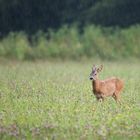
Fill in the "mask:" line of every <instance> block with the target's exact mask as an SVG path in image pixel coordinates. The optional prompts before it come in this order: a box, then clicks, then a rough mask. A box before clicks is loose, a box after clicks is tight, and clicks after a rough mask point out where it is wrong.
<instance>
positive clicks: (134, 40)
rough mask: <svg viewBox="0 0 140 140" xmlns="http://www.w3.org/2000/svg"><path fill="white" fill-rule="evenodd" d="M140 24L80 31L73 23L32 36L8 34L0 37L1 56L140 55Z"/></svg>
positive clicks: (82, 56) (20, 57)
mask: <svg viewBox="0 0 140 140" xmlns="http://www.w3.org/2000/svg"><path fill="white" fill-rule="evenodd" d="M139 36H140V26H138V25H137V26H132V27H130V28H127V29H119V28H116V29H114V28H101V27H98V26H93V25H92V26H86V27H85V28H84V30H83V31H82V33H81V32H79V30H78V28H77V27H76V26H72V27H68V26H63V27H62V28H60V29H59V30H58V31H54V30H49V31H48V32H47V33H44V32H42V31H39V32H38V33H37V34H35V35H34V36H32V37H30V38H29V37H28V36H27V35H26V34H25V33H23V32H20V33H10V34H9V35H8V36H6V37H5V38H3V39H1V40H0V57H2V58H10V59H18V60H32V59H50V58H58V59H59V58H60V59H81V58H100V59H107V60H119V59H120V60H122V59H128V58H129V59H130V58H137V59H139V58H140V53H139V52H140V48H139V46H140V41H139Z"/></svg>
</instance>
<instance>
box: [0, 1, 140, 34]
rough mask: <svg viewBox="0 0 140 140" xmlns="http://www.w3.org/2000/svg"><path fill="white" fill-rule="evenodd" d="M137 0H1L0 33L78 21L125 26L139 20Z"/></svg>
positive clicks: (45, 29)
mask: <svg viewBox="0 0 140 140" xmlns="http://www.w3.org/2000/svg"><path fill="white" fill-rule="evenodd" d="M139 6H140V0H135V1H132V0H0V33H1V36H3V35H4V34H7V33H9V32H11V31H12V32H13V31H25V32H27V33H29V34H30V33H31V34H32V33H35V32H37V31H38V30H42V31H48V29H50V28H53V29H58V28H60V27H61V26H62V25H64V24H67V25H72V24H77V25H78V26H79V27H80V28H81V27H83V26H85V25H89V24H95V25H101V26H120V27H127V26H129V25H132V24H138V23H139V22H140V8H139Z"/></svg>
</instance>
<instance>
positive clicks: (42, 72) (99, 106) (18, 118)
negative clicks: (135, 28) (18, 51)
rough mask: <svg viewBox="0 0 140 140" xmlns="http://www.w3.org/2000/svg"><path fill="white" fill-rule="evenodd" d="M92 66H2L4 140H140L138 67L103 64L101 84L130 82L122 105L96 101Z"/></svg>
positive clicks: (0, 88) (0, 112)
mask: <svg viewBox="0 0 140 140" xmlns="http://www.w3.org/2000/svg"><path fill="white" fill-rule="evenodd" d="M93 63H96V61H93V62H91V61H90V62H83V63H82V62H72V61H71V62H70V61H69V62H21V63H20V62H12V63H1V65H0V139H42V140H43V139H45V140H47V139H54V140H62V139H66V140H79V139H81V140H88V139H89V140H93V139H96V140H97V139H101V140H102V139H111V140H118V139H119V140H120V139H124V140H125V139H127V140H128V139H134V140H138V139H140V72H139V70H140V65H139V63H125V62H122V63H119V62H110V63H109V62H102V64H103V65H104V69H103V71H102V72H101V74H100V79H104V78H107V77H110V76H117V77H120V78H122V79H123V80H124V81H125V88H124V90H123V92H122V94H121V99H122V104H121V105H119V104H117V103H116V102H115V101H114V100H113V99H112V98H111V97H110V98H107V99H106V100H105V102H104V103H100V102H97V101H96V99H95V97H94V96H93V95H92V87H91V81H89V73H90V71H91V66H92V64H93ZM98 64H100V62H98Z"/></svg>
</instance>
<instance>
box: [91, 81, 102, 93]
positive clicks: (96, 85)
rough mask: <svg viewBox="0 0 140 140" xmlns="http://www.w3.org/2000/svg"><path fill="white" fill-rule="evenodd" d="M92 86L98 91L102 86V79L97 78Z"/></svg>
mask: <svg viewBox="0 0 140 140" xmlns="http://www.w3.org/2000/svg"><path fill="white" fill-rule="evenodd" d="M92 87H93V90H94V91H98V90H99V88H100V80H99V79H95V80H93V81H92Z"/></svg>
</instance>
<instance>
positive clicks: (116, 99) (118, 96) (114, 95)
mask: <svg viewBox="0 0 140 140" xmlns="http://www.w3.org/2000/svg"><path fill="white" fill-rule="evenodd" d="M112 97H113V98H114V99H115V101H116V102H117V103H120V95H119V93H118V92H115V93H114V94H113V96H112Z"/></svg>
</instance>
